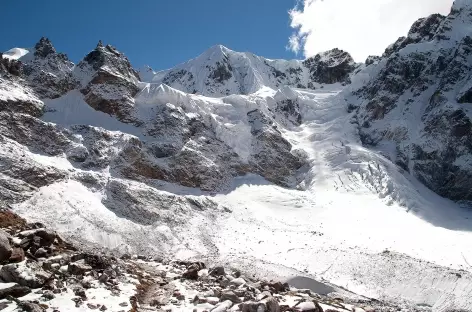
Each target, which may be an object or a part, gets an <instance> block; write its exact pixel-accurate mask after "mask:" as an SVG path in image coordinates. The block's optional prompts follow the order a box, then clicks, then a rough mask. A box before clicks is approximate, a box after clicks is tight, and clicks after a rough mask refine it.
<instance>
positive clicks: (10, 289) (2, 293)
mask: <svg viewBox="0 0 472 312" xmlns="http://www.w3.org/2000/svg"><path fill="white" fill-rule="evenodd" d="M30 292H31V289H30V288H29V287H27V286H20V285H18V284H16V283H10V284H4V285H2V288H0V299H5V298H7V297H9V296H12V297H14V298H18V297H23V296H26V295H27V294H29V293H30Z"/></svg>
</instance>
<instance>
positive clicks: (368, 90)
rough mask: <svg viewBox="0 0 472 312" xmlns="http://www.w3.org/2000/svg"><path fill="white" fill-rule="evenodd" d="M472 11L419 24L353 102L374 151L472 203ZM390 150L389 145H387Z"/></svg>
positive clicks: (374, 67) (373, 70)
mask: <svg viewBox="0 0 472 312" xmlns="http://www.w3.org/2000/svg"><path fill="white" fill-rule="evenodd" d="M471 13H472V9H471V7H470V5H462V4H461V3H459V2H456V3H455V5H454V6H453V8H452V11H451V13H450V14H449V15H448V16H441V15H437V14H436V15H431V16H429V17H427V18H424V19H420V20H418V21H417V22H416V23H415V24H413V26H412V27H411V30H410V32H409V33H408V36H407V37H402V38H400V39H399V40H398V41H397V42H395V43H394V44H393V45H391V46H390V47H388V48H387V49H386V51H385V53H384V55H383V56H382V58H380V59H377V60H376V62H375V63H374V64H371V65H368V66H367V67H366V68H365V69H364V71H363V73H364V74H367V75H369V76H370V78H369V79H368V80H367V81H366V82H365V83H364V84H363V85H361V86H360V87H359V88H358V89H357V90H354V95H355V97H354V98H351V99H350V101H349V105H350V109H351V110H354V111H355V122H356V123H357V124H358V127H359V133H360V136H361V139H362V141H363V143H365V144H366V145H371V146H377V147H382V146H383V147H385V148H388V149H389V152H388V155H389V157H390V158H391V159H392V160H393V161H394V162H396V163H397V164H398V165H399V166H401V167H402V168H403V169H405V170H407V171H409V172H410V173H412V174H414V175H415V176H417V177H418V178H419V179H420V180H421V181H422V182H423V183H424V184H425V185H427V186H428V187H429V188H431V189H432V190H433V191H435V192H437V193H438V194H440V195H442V196H444V197H448V198H451V199H454V200H471V199H472V191H471V189H470V187H468V185H470V183H472V154H471V152H472V122H471V118H472V97H471V94H472V89H471V87H472V85H471V83H470V77H471V75H472V71H471V70H472V66H471V64H472V37H471V32H470V24H471V23H472V18H471V16H472V15H471ZM387 146H389V147H387Z"/></svg>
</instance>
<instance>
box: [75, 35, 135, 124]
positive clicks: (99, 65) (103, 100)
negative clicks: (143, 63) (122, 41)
mask: <svg viewBox="0 0 472 312" xmlns="http://www.w3.org/2000/svg"><path fill="white" fill-rule="evenodd" d="M77 67H78V70H77V72H80V71H82V73H85V75H89V76H91V79H90V81H89V82H88V83H87V84H86V85H84V86H83V88H82V89H81V90H80V92H82V94H83V95H84V99H85V101H86V102H87V103H88V104H89V105H90V106H91V107H93V108H94V109H96V110H99V111H102V112H104V113H107V114H110V115H113V116H116V117H117V118H118V119H119V120H120V121H123V122H127V123H133V122H136V119H135V118H134V117H133V116H132V111H133V107H134V100H133V97H134V96H135V95H136V94H137V93H138V91H139V88H138V87H137V86H136V83H137V82H138V81H139V75H138V73H137V72H136V71H135V70H134V69H133V68H132V67H131V64H130V62H129V60H128V58H127V57H126V56H125V55H124V54H122V53H121V52H119V51H118V50H117V49H116V48H115V47H113V46H111V45H106V46H103V45H102V44H101V42H100V43H99V44H98V45H97V47H96V48H95V50H93V51H92V52H90V53H89V54H87V56H85V58H84V59H83V61H82V62H80V63H79V65H78V66H77Z"/></svg>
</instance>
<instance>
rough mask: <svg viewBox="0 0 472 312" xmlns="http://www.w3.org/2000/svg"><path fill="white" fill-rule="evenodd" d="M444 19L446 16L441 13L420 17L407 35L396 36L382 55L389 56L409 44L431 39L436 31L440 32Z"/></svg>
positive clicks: (435, 34)
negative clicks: (394, 40) (395, 39)
mask: <svg viewBox="0 0 472 312" xmlns="http://www.w3.org/2000/svg"><path fill="white" fill-rule="evenodd" d="M445 19H446V16H443V15H441V14H432V15H430V16H428V17H425V18H420V19H419V20H417V21H416V22H415V23H414V24H413V25H412V26H411V28H410V31H409V32H408V35H407V37H400V38H398V40H397V41H396V42H395V43H393V44H391V45H390V46H389V47H387V49H385V52H384V54H383V56H390V55H392V54H393V53H396V52H398V51H400V50H401V49H403V48H404V47H406V46H407V45H409V44H413V43H419V42H423V41H430V40H432V39H433V38H434V37H435V36H437V35H438V33H441V32H442V31H441V25H442V24H443V22H444V20H445Z"/></svg>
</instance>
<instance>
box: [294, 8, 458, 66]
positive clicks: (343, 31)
mask: <svg viewBox="0 0 472 312" xmlns="http://www.w3.org/2000/svg"><path fill="white" fill-rule="evenodd" d="M452 3H453V0H300V1H299V3H298V5H297V6H296V7H295V8H294V9H292V10H291V11H290V19H291V24H290V25H291V27H292V28H294V29H295V31H294V33H293V35H292V36H291V37H290V38H289V42H288V48H290V49H291V50H292V51H294V52H295V53H298V52H299V51H301V52H303V54H304V55H305V56H306V57H309V56H312V55H314V54H316V53H318V52H321V51H326V50H329V49H332V48H340V49H343V50H345V51H348V52H349V53H351V55H352V56H353V57H354V59H355V60H356V61H359V62H361V61H362V62H363V61H364V60H365V59H366V57H367V56H369V55H381V54H382V53H383V51H384V50H385V48H386V47H387V46H388V45H390V44H391V43H393V42H394V41H395V40H397V38H398V37H400V36H405V35H406V34H407V33H408V30H409V29H410V26H411V25H412V24H413V23H414V22H415V21H416V20H417V19H418V18H420V17H425V16H428V15H430V14H432V13H441V14H448V13H449V11H450V9H451V6H452Z"/></svg>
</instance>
